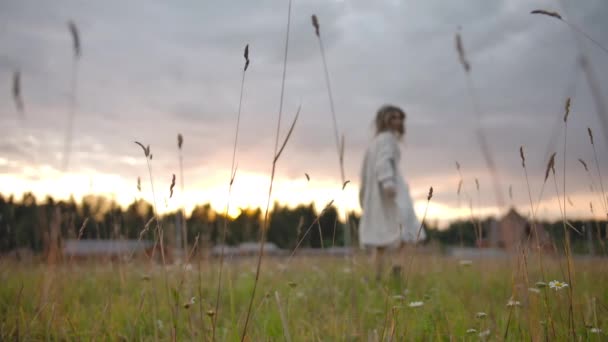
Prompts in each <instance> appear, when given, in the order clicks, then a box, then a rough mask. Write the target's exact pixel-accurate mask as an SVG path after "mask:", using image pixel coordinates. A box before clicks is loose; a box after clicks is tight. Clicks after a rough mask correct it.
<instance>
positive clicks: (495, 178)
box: [455, 32, 504, 208]
mask: <svg viewBox="0 0 608 342" xmlns="http://www.w3.org/2000/svg"><path fill="white" fill-rule="evenodd" d="M455 44H456V51H457V53H458V59H459V61H460V64H461V65H462V67H463V69H464V71H465V76H466V80H467V88H468V90H469V97H470V99H471V102H472V104H473V109H474V111H475V116H476V120H477V128H476V136H477V142H478V144H479V147H480V149H481V153H482V155H483V158H484V161H485V163H486V167H487V169H488V171H489V172H490V176H491V177H492V182H493V186H494V195H495V197H496V204H497V205H498V207H499V208H502V207H503V205H504V196H503V192H502V186H501V182H500V176H499V173H498V169H497V168H496V163H495V162H494V158H493V157H492V152H491V150H490V146H489V144H488V141H487V137H486V134H485V131H484V130H483V127H482V125H481V115H482V114H481V109H480V107H479V101H478V99H477V96H476V93H475V87H474V85H473V78H472V76H471V64H470V63H469V61H468V59H467V57H466V52H465V49H464V45H463V43H462V37H461V35H460V32H457V33H456V36H455Z"/></svg>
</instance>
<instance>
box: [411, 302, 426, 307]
mask: <svg viewBox="0 0 608 342" xmlns="http://www.w3.org/2000/svg"><path fill="white" fill-rule="evenodd" d="M423 305H424V302H410V304H408V306H409V307H410V308H419V307H421V306H423Z"/></svg>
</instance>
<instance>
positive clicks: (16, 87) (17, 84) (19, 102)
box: [13, 70, 25, 118]
mask: <svg viewBox="0 0 608 342" xmlns="http://www.w3.org/2000/svg"><path fill="white" fill-rule="evenodd" d="M13 100H14V101H15V107H16V108H17V113H19V115H20V116H21V118H23V117H24V116H25V105H24V104H23V97H22V95H21V72H20V71H19V70H17V71H15V72H13Z"/></svg>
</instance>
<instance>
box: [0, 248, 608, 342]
mask: <svg viewBox="0 0 608 342" xmlns="http://www.w3.org/2000/svg"><path fill="white" fill-rule="evenodd" d="M523 255H524V254H517V253H516V254H514V255H512V257H505V258H493V259H492V258H474V259H471V260H459V259H457V258H452V257H448V256H441V255H440V254H437V253H432V254H428V253H424V254H423V253H419V252H416V251H409V252H408V251H405V252H401V253H400V254H395V255H394V256H393V263H394V264H395V265H399V264H400V265H401V266H402V269H401V270H402V272H401V273H400V274H399V273H396V274H393V273H392V272H391V271H390V270H388V269H387V270H386V272H385V277H384V278H383V279H382V280H381V281H376V280H375V278H374V269H373V264H372V262H371V258H370V256H369V255H366V254H364V253H358V254H355V255H354V256H352V257H349V256H347V257H331V256H319V257H316V256H302V257H296V258H294V259H292V260H291V261H290V262H289V263H288V262H287V261H288V259H287V258H279V257H269V258H267V259H265V261H264V263H263V266H262V273H263V275H262V276H261V277H260V279H259V288H258V290H259V291H258V295H257V296H256V297H255V300H254V307H253V310H252V314H251V319H250V324H249V328H248V331H247V334H246V337H245V340H247V341H274V340H287V341H344V340H346V341H349V340H350V341H414V340H416V341H422V340H424V341H429V340H434V341H469V340H471V341H474V340H479V339H483V340H496V341H502V340H506V341H523V340H534V341H540V340H551V341H557V340H577V341H579V340H581V341H602V340H605V339H606V335H605V333H604V331H606V329H608V321H607V320H606V318H605V317H606V313H607V311H608V306H607V304H608V288H607V287H606V286H605V284H606V282H607V281H608V273H607V272H606V263H605V260H602V259H600V258H587V257H578V258H576V257H575V258H574V259H573V260H572V261H573V264H574V265H575V267H574V268H573V277H572V283H571V284H568V287H562V288H560V287H559V285H558V286H557V288H552V287H550V286H549V283H550V281H552V280H554V279H555V280H559V281H562V282H563V281H564V279H565V277H566V275H565V272H566V271H565V267H566V265H565V263H566V259H565V258H564V257H560V256H559V255H554V256H547V255H545V256H544V268H545V269H544V272H545V278H542V276H541V274H540V272H539V271H538V270H537V269H536V268H535V267H533V266H532V265H531V264H533V262H532V259H534V257H535V256H533V255H527V257H526V258H525V259H524V258H523V257H522V256H523ZM410 261H411V268H410V267H409V265H410ZM218 266H219V265H218V263H217V261H216V260H213V259H202V260H196V261H193V262H192V263H189V264H176V265H167V266H166V267H163V266H162V265H159V264H158V263H152V262H144V261H142V262H134V263H126V262H114V263H90V262H86V263H75V262H72V263H65V264H63V265H56V266H46V265H43V264H38V265H36V264H32V265H27V266H25V267H24V265H18V264H15V263H13V262H7V261H4V262H2V264H1V266H0V276H1V278H2V279H1V281H2V284H3V285H2V287H1V288H0V312H1V313H2V314H1V316H2V320H1V322H0V340H4V341H7V340H24V341H32V340H35V341H39V340H46V341H49V340H62V341H76V340H111V341H150V340H155V341H156V340H177V341H185V340H193V341H203V340H212V338H213V335H215V340H219V341H234V340H239V339H240V338H241V334H242V332H243V331H242V330H243V322H244V319H245V314H246V311H247V304H248V301H249V299H250V296H251V290H252V287H253V285H254V282H255V272H256V267H255V266H256V260H255V258H248V257H247V258H235V259H227V260H226V261H225V264H224V279H223V283H222V289H223V290H222V292H221V299H220V303H219V310H218V312H216V311H215V295H216V289H217V281H218V279H217V277H218V272H217V269H218ZM539 282H542V283H539ZM552 285H553V284H552ZM569 290H572V303H573V307H572V313H573V315H572V316H570V315H569V303H570V300H569ZM570 317H571V318H572V322H570V319H569V318H570ZM215 319H217V322H216V327H215V331H213V330H214V329H213V320H215ZM571 323H572V324H573V325H571Z"/></svg>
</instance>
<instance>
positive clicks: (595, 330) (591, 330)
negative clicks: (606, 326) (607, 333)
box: [589, 328, 602, 334]
mask: <svg viewBox="0 0 608 342" xmlns="http://www.w3.org/2000/svg"><path fill="white" fill-rule="evenodd" d="M589 332H591V333H592V334H599V333H601V332H602V329H600V328H591V329H590V330H589Z"/></svg>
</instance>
